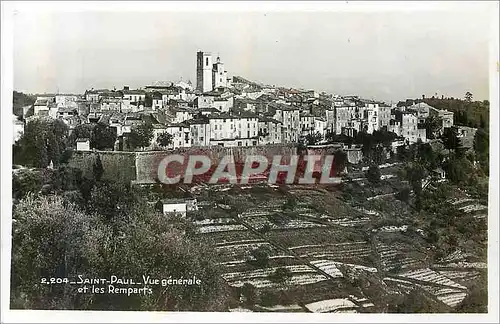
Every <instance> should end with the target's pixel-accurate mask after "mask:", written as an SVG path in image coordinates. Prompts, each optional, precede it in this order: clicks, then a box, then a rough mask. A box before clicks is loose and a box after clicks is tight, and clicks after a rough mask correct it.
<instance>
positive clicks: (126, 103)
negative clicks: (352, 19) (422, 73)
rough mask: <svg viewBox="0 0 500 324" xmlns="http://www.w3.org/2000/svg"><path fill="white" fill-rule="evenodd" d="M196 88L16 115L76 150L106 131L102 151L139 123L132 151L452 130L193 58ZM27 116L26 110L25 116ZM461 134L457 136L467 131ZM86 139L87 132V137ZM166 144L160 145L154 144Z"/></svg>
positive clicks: (162, 89) (120, 93) (51, 100)
mask: <svg viewBox="0 0 500 324" xmlns="http://www.w3.org/2000/svg"><path fill="white" fill-rule="evenodd" d="M196 71H197V81H196V87H194V86H193V85H192V84H191V82H189V81H188V82H184V81H179V82H157V83H155V84H153V85H148V86H145V87H144V88H143V89H130V88H129V87H128V86H124V87H123V89H120V90H116V89H113V90H109V89H99V90H97V89H89V90H87V91H86V92H85V94H83V95H67V94H53V95H50V94H48V95H38V96H37V97H36V101H35V102H34V105H33V107H31V106H28V107H26V108H25V110H24V112H23V116H24V117H25V119H26V121H29V120H31V119H33V118H40V117H49V118H53V119H61V120H62V121H64V122H65V124H66V125H67V126H68V127H69V129H70V130H75V129H76V130H75V133H78V134H81V137H79V138H77V139H76V140H77V142H78V146H77V149H79V150H85V149H86V150H89V149H93V148H95V147H93V145H91V143H90V140H91V139H90V138H89V136H85V135H89V134H85V131H82V130H85V129H86V128H85V126H83V125H86V124H92V123H98V124H101V125H105V126H106V127H109V128H111V129H113V131H114V132H115V134H113V135H112V137H113V138H115V142H114V143H113V145H109V146H108V147H104V148H103V149H109V150H128V149H132V150H133V149H136V148H139V147H136V145H135V143H134V144H133V145H130V143H129V145H127V138H128V137H129V135H130V133H131V132H132V131H133V129H134V127H137V126H139V125H142V124H147V125H149V126H150V127H151V128H152V129H153V132H152V134H153V136H152V137H150V138H147V139H146V142H144V143H140V144H145V145H140V149H144V150H147V149H161V148H184V147H196V146H213V145H219V146H223V147H231V146H256V145H267V144H280V143H298V142H299V141H303V142H306V143H307V144H319V143H325V142H327V141H328V139H331V138H334V137H335V135H347V136H351V137H354V136H355V135H356V134H357V133H360V132H366V133H368V134H372V133H373V132H375V131H382V130H384V131H387V132H392V133H394V134H396V136H398V137H399V138H400V139H402V140H404V142H406V143H416V142H417V141H418V140H421V141H422V142H424V143H425V142H427V141H428V140H429V139H431V138H433V137H432V135H433V134H427V133H428V131H429V127H428V123H427V122H428V121H429V119H433V120H434V119H437V120H439V125H438V126H439V127H438V129H433V131H443V130H444V129H446V128H450V127H452V126H453V125H454V115H453V112H451V111H447V110H441V109H436V108H434V107H432V106H430V105H428V104H426V103H425V102H418V101H408V102H404V105H398V106H397V105H396V104H394V105H393V106H390V105H388V104H386V103H383V102H377V101H373V100H365V99H362V98H360V97H358V96H339V95H332V94H326V93H318V92H317V91H314V90H301V89H286V88H282V87H275V86H267V85H263V84H258V83H256V82H251V81H248V80H246V79H244V78H242V77H238V76H235V77H233V78H232V79H231V78H228V76H227V71H226V70H225V67H224V64H223V63H222V62H221V60H220V58H219V57H217V59H216V61H215V63H214V62H213V57H212V55H211V54H210V53H207V52H198V53H197V65H196ZM30 109H31V110H30ZM468 131H470V130H469V129H466V130H463V132H468ZM87 133H88V132H87ZM162 134H168V135H165V137H168V139H166V140H164V141H161V140H159V138H160V139H161V138H164V137H162V136H161V135H162Z"/></svg>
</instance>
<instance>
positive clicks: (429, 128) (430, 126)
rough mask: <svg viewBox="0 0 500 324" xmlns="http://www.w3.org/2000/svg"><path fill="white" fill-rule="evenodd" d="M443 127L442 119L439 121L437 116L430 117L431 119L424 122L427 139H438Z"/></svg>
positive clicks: (428, 118)
mask: <svg viewBox="0 0 500 324" xmlns="http://www.w3.org/2000/svg"><path fill="white" fill-rule="evenodd" d="M442 125H443V124H442V121H441V119H439V118H438V117H437V116H435V115H430V116H429V117H427V118H426V119H425V122H424V127H425V133H426V137H427V138H428V139H435V138H437V136H438V134H439V131H440V130H441V127H442Z"/></svg>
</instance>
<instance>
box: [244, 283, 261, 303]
mask: <svg viewBox="0 0 500 324" xmlns="http://www.w3.org/2000/svg"><path fill="white" fill-rule="evenodd" d="M241 295H242V296H243V297H244V298H245V299H246V304H248V305H253V304H255V298H256V296H257V294H256V293H255V286H254V285H252V284H250V283H248V282H245V283H244V284H243V286H242V287H241Z"/></svg>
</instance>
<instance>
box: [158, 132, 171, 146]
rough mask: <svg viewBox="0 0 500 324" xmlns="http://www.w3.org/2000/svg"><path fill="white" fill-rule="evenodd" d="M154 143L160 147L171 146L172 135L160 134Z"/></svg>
mask: <svg viewBox="0 0 500 324" xmlns="http://www.w3.org/2000/svg"><path fill="white" fill-rule="evenodd" d="M156 143H157V144H158V145H160V146H162V147H167V146H169V145H170V144H172V135H170V134H169V133H166V132H165V133H161V134H160V135H158V138H157V139H156Z"/></svg>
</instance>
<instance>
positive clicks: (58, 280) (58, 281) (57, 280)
mask: <svg viewBox="0 0 500 324" xmlns="http://www.w3.org/2000/svg"><path fill="white" fill-rule="evenodd" d="M41 283H42V284H46V285H51V284H63V283H69V279H68V278H42V280H41Z"/></svg>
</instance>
